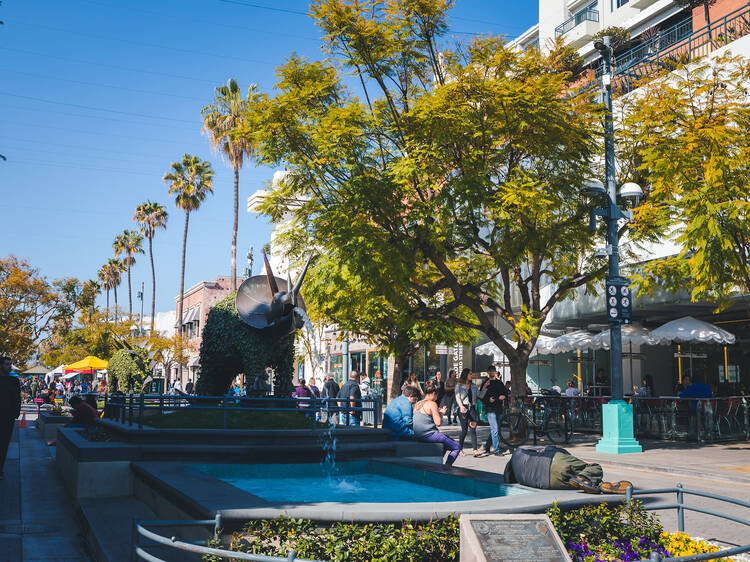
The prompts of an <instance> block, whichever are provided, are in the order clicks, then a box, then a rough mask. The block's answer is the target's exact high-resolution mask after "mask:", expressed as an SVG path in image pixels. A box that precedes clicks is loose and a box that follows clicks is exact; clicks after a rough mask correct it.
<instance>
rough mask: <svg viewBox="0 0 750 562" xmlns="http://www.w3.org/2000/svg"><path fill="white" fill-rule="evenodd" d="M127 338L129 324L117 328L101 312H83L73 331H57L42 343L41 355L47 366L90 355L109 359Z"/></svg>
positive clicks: (66, 362)
mask: <svg viewBox="0 0 750 562" xmlns="http://www.w3.org/2000/svg"><path fill="white" fill-rule="evenodd" d="M127 338H128V326H127V325H124V324H119V325H113V324H112V323H110V322H109V318H108V316H107V314H106V313H105V312H102V311H99V310H94V311H93V312H89V311H84V310H81V311H80V312H79V314H78V315H77V320H76V321H75V322H74V323H73V325H72V326H71V327H70V329H69V330H66V331H63V330H60V329H56V330H54V331H53V333H52V335H51V337H49V338H47V339H46V340H45V341H44V342H42V344H41V345H40V354H41V356H42V359H43V360H44V362H45V364H47V365H62V364H68V363H73V362H75V361H78V360H79V359H82V358H84V357H86V356H87V355H94V356H96V357H100V358H101V359H109V358H110V357H112V354H113V353H114V352H115V351H117V350H118V349H119V348H120V347H122V344H121V343H120V342H122V341H124V340H126V339H127Z"/></svg>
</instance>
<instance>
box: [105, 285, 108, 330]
mask: <svg viewBox="0 0 750 562" xmlns="http://www.w3.org/2000/svg"><path fill="white" fill-rule="evenodd" d="M105 322H109V289H107V316H106V317H105Z"/></svg>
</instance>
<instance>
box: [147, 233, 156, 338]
mask: <svg viewBox="0 0 750 562" xmlns="http://www.w3.org/2000/svg"><path fill="white" fill-rule="evenodd" d="M148 257H149V258H151V334H152V335H153V333H154V315H155V314H156V312H155V311H156V270H155V269H154V250H153V238H152V237H151V236H149V238H148Z"/></svg>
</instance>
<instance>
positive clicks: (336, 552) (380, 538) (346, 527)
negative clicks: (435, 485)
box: [203, 516, 459, 562]
mask: <svg viewBox="0 0 750 562" xmlns="http://www.w3.org/2000/svg"><path fill="white" fill-rule="evenodd" d="M458 543H459V532H458V518H457V517H453V516H451V517H447V518H445V519H438V520H435V521H431V522H427V523H415V522H412V521H409V520H407V521H404V522H403V523H402V524H401V525H393V524H386V523H362V524H360V523H334V524H333V525H331V526H330V527H323V528H320V527H318V526H317V525H316V524H315V523H314V522H312V521H309V520H306V519H290V518H284V517H282V518H279V519H271V520H258V521H250V522H249V523H248V524H247V525H246V526H245V527H244V528H243V529H242V531H241V532H237V533H234V534H233V535H232V538H231V542H230V547H229V550H231V551H233V552H246V553H255V554H265V555H269V556H287V555H288V554H289V551H290V550H294V551H295V552H296V553H297V556H298V557H299V558H307V559H315V560H342V561H351V562H354V561H360V560H361V561H368V562H369V561H371V560H373V561H375V560H383V561H385V560H409V561H411V562H434V561H453V560H458ZM209 544H210V545H211V546H214V547H216V548H222V546H221V545H220V542H219V541H209ZM224 548H225V547H224ZM203 559H204V560H211V561H219V560H221V559H220V558H218V557H215V556H204V557H203Z"/></svg>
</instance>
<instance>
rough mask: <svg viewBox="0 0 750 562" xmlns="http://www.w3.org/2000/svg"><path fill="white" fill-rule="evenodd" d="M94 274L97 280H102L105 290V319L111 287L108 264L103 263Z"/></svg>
mask: <svg viewBox="0 0 750 562" xmlns="http://www.w3.org/2000/svg"><path fill="white" fill-rule="evenodd" d="M96 276H97V277H98V278H99V281H101V282H102V287H104V290H105V291H107V316H106V319H107V320H109V290H110V289H111V288H112V287H110V283H109V265H108V264H106V263H105V264H104V265H103V266H101V267H100V268H99V271H98V272H97V274H96Z"/></svg>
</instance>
